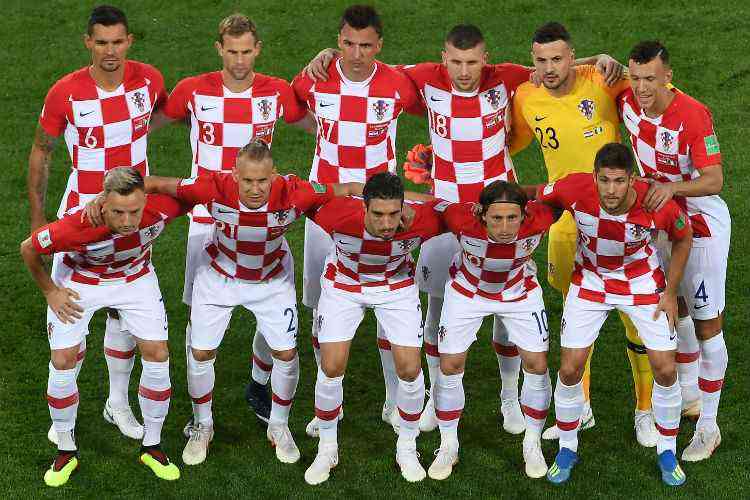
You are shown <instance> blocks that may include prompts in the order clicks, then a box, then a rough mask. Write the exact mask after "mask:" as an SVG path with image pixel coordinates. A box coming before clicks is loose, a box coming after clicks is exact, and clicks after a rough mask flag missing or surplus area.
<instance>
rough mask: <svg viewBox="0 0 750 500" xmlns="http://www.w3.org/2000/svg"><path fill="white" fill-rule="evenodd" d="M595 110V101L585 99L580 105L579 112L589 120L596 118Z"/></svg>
mask: <svg viewBox="0 0 750 500" xmlns="http://www.w3.org/2000/svg"><path fill="white" fill-rule="evenodd" d="M594 109H595V105H594V101H592V100H591V99H584V100H582V101H581V102H580V103H579V104H578V111H580V112H581V114H582V115H583V116H585V117H586V119H587V120H591V119H592V118H594Z"/></svg>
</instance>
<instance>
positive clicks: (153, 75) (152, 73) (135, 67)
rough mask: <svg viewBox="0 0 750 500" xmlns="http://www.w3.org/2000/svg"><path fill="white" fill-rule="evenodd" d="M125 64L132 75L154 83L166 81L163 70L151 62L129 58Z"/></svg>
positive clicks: (126, 69)
mask: <svg viewBox="0 0 750 500" xmlns="http://www.w3.org/2000/svg"><path fill="white" fill-rule="evenodd" d="M125 66H126V68H125V71H126V72H128V74H129V75H131V76H132V77H136V78H143V79H146V80H149V81H150V82H152V83H162V84H163V83H164V76H163V75H162V74H161V71H159V70H158V69H157V68H156V67H155V66H153V65H151V64H148V63H145V62H141V61H133V60H132V59H128V60H127V61H125Z"/></svg>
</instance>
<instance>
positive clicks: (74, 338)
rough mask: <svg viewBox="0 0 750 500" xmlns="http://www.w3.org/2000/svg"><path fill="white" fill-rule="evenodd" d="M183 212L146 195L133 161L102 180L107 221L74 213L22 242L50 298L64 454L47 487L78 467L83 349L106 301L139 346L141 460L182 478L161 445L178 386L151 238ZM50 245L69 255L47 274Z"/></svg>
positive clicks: (164, 475)
mask: <svg viewBox="0 0 750 500" xmlns="http://www.w3.org/2000/svg"><path fill="white" fill-rule="evenodd" d="M186 211H187V209H183V206H182V205H180V204H179V203H178V202H177V201H176V200H174V199H172V198H169V197H166V196H151V197H147V196H146V194H145V193H144V189H143V177H141V174H140V173H139V172H138V170H136V169H135V168H131V167H123V168H117V169H114V170H111V171H110V172H109V173H108V174H107V176H106V178H105V179H104V201H103V206H102V215H103V219H104V222H105V224H104V225H103V226H100V227H93V226H92V225H91V223H89V222H88V221H86V222H82V221H81V219H82V217H81V214H80V213H79V212H76V211H74V212H72V213H70V214H68V215H66V216H64V217H63V218H61V219H59V220H57V221H55V222H52V223H51V224H47V225H45V226H42V227H40V228H37V229H36V230H35V231H34V232H33V233H32V234H31V236H30V237H29V238H27V239H26V240H25V241H24V242H23V243H22V244H21V254H22V256H23V259H24V262H25V263H26V266H27V267H28V268H29V271H30V272H31V275H32V277H33V278H34V281H36V284H37V285H38V286H39V289H40V290H41V291H42V293H43V294H44V297H45V299H46V300H47V305H48V307H47V334H48V336H49V344H50V348H51V351H52V352H51V361H50V364H49V380H48V382H47V402H48V404H49V412H50V416H51V417H52V422H53V426H54V428H55V432H56V433H57V443H58V444H57V447H58V453H57V457H56V458H55V461H54V462H53V464H52V466H51V467H50V468H49V470H48V471H47V472H46V473H45V474H44V482H45V483H47V485H49V486H61V485H63V484H65V483H66V482H67V481H68V479H69V478H70V475H71V474H72V472H73V471H74V470H75V469H76V468H78V452H77V450H78V448H77V445H76V442H75V423H76V416H77V413H78V401H79V395H78V385H77V382H76V379H77V378H78V369H77V368H76V364H77V356H78V353H79V352H80V344H81V343H82V342H83V341H84V338H85V336H86V334H87V333H88V325H89V322H90V321H91V317H92V316H93V315H94V313H95V312H96V311H97V310H99V309H102V308H105V307H111V308H113V309H115V310H117V311H118V314H119V318H120V321H121V323H122V325H123V331H127V335H128V337H131V336H132V338H130V339H128V340H130V341H132V342H133V343H134V344H137V345H138V350H139V351H140V353H141V363H142V364H143V371H142V372H141V381H140V386H139V387H138V401H139V403H140V406H141V413H142V415H143V423H144V434H143V445H142V447H141V452H140V461H141V462H142V463H143V464H144V465H146V466H147V467H149V468H150V469H151V470H152V471H153V472H154V474H155V475H156V476H157V477H159V478H161V479H166V480H175V479H178V478H179V477H180V471H179V469H178V468H177V467H176V466H175V465H174V464H172V463H170V461H169V459H168V458H167V456H166V455H165V454H164V452H163V451H162V450H161V444H160V443H161V429H162V426H163V425H164V419H165V418H166V416H167V412H168V410H169V400H170V397H171V393H172V389H171V384H170V381H169V351H168V349H167V313H166V311H165V310H164V301H163V299H162V296H161V292H160V291H159V282H158V280H157V278H156V273H155V272H154V269H153V266H152V265H151V245H152V243H153V241H154V240H155V239H156V238H157V237H158V236H159V234H161V232H162V231H163V230H164V225H165V224H166V223H168V222H169V221H170V220H172V219H173V218H175V217H177V216H179V215H181V214H184V213H185V212H186ZM53 253H60V254H61V255H63V263H62V264H60V265H58V266H56V267H55V269H54V270H53V274H52V276H51V277H50V276H49V275H48V274H47V272H46V271H45V269H44V266H43V263H42V258H41V256H42V255H51V254H53ZM122 335H125V333H123V334H122Z"/></svg>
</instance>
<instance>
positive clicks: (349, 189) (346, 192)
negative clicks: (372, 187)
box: [330, 182, 365, 196]
mask: <svg viewBox="0 0 750 500" xmlns="http://www.w3.org/2000/svg"><path fill="white" fill-rule="evenodd" d="M330 186H331V190H332V191H333V196H362V190H363V189H364V187H365V185H364V184H362V183H361V182H340V183H337V184H330Z"/></svg>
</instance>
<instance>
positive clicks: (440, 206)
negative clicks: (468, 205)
mask: <svg viewBox="0 0 750 500" xmlns="http://www.w3.org/2000/svg"><path fill="white" fill-rule="evenodd" d="M449 206H451V202H449V201H440V202H438V203H435V206H434V207H433V210H435V211H436V212H445V210H446V209H447V208H448V207H449Z"/></svg>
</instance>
